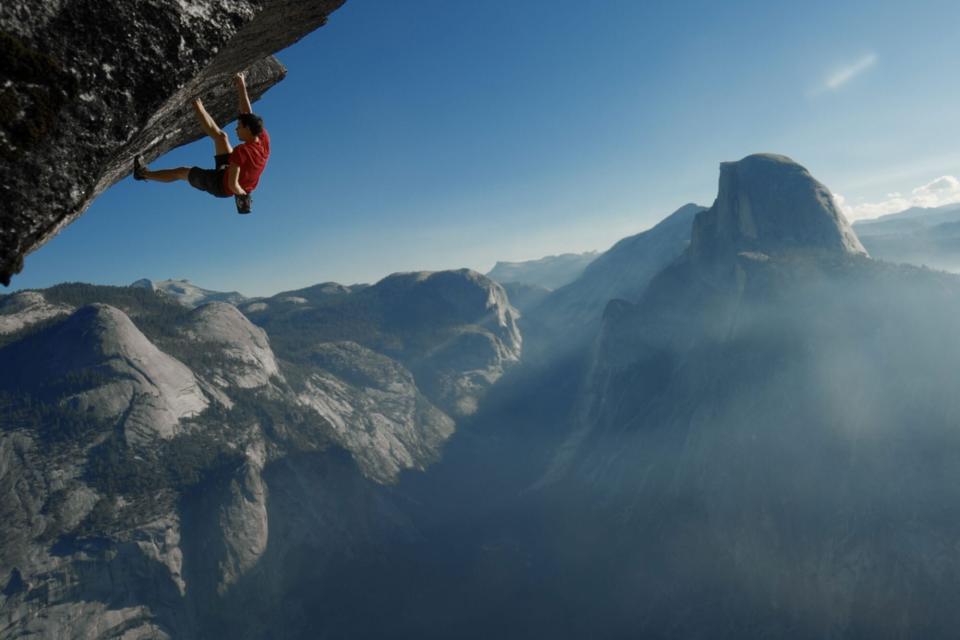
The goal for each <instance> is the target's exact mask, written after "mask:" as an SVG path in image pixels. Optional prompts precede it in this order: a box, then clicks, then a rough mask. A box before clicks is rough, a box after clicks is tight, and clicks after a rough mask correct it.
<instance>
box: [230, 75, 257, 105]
mask: <svg viewBox="0 0 960 640" xmlns="http://www.w3.org/2000/svg"><path fill="white" fill-rule="evenodd" d="M233 81H234V84H236V85H237V100H238V101H239V103H240V113H253V107H251V106H250V96H248V95H247V82H246V80H244V79H243V74H242V73H238V74H237V75H235V76H233Z"/></svg>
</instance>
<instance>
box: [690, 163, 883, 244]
mask: <svg viewBox="0 0 960 640" xmlns="http://www.w3.org/2000/svg"><path fill="white" fill-rule="evenodd" d="M792 250H801V251H810V250H817V251H826V252H835V253H840V254H860V255H866V253H867V252H866V249H864V248H863V245H861V244H860V241H859V240H858V239H857V235H856V234H855V233H854V232H853V229H852V228H851V227H850V224H849V223H848V222H847V220H846V218H845V217H844V216H843V213H841V212H840V209H839V208H838V207H837V206H836V203H835V202H834V201H833V196H832V195H831V193H830V191H829V189H827V188H826V187H825V186H823V185H822V184H821V183H820V182H818V181H817V180H816V179H815V178H814V177H813V176H811V175H810V172H809V171H807V170H806V169H804V168H803V167H802V166H800V165H799V164H797V163H796V162H794V161H793V160H791V159H790V158H787V157H786V156H779V155H773V154H756V155H751V156H747V157H746V158H744V159H743V160H740V161H738V162H724V163H722V164H721V165H720V188H719V192H718V193H717V200H716V202H714V204H713V206H712V207H711V208H710V210H709V211H706V212H704V213H703V214H701V215H699V216H697V219H696V220H695V222H694V227H693V235H692V237H691V239H690V253H691V255H692V256H694V257H696V258H699V259H705V260H709V259H712V258H714V257H717V256H719V255H733V254H735V253H738V252H754V251H759V252H763V253H766V254H776V253H784V252H789V251H792Z"/></svg>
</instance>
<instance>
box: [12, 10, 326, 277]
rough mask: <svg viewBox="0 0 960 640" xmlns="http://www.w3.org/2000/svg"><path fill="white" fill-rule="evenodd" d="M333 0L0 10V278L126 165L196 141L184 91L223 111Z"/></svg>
mask: <svg viewBox="0 0 960 640" xmlns="http://www.w3.org/2000/svg"><path fill="white" fill-rule="evenodd" d="M343 2H344V0H305V1H301V2H294V1H292V0H236V1H234V2H218V3H211V2H200V1H197V0H186V1H181V2H173V1H169V0H156V1H152V2H136V3H130V2H122V1H120V0H107V1H96V0H60V1H57V2H43V3H41V2H36V1H30V0H13V1H11V2H4V3H3V5H2V6H0V172H2V173H3V176H4V180H3V184H2V185H0V282H3V284H5V285H7V284H9V283H10V278H11V277H12V276H13V275H14V274H16V273H19V272H20V270H21V269H22V268H23V259H24V256H25V255H26V254H28V253H30V252H31V251H33V250H35V249H37V248H39V247H40V246H41V245H43V243H45V242H46V241H47V240H49V239H50V238H51V237H53V236H54V235H56V233H57V232H58V231H60V229H62V228H63V227H64V226H66V225H67V224H69V223H71V222H72V221H73V220H75V219H76V218H77V217H78V216H80V215H81V214H82V213H83V212H84V211H86V209H87V207H89V206H90V203H91V202H93V200H94V199H95V198H96V197H97V196H98V195H100V194H101V193H102V192H103V191H104V190H106V189H107V188H108V187H110V186H111V185H112V184H114V183H115V182H117V181H118V180H120V179H121V178H123V177H125V176H126V175H127V174H128V173H129V172H130V171H131V165H132V159H133V157H134V156H136V155H137V154H141V155H143V157H144V159H145V160H147V161H148V162H149V161H151V160H153V159H154V158H156V157H158V156H160V155H163V154H164V153H166V152H168V151H170V150H171V149H173V148H175V147H178V146H181V145H184V144H187V143H189V142H192V141H193V140H196V139H198V138H199V137H200V135H201V134H200V131H199V129H198V128H197V126H196V124H195V122H194V120H193V114H192V112H191V110H190V108H189V100H190V99H191V98H192V97H193V96H197V95H202V96H203V97H204V104H205V105H206V106H207V109H208V110H209V111H210V113H211V114H212V115H213V116H214V118H216V119H217V120H218V121H219V122H227V121H229V120H230V119H231V118H232V117H233V116H235V114H236V99H235V96H234V95H233V92H232V87H231V84H230V76H231V75H232V74H234V73H237V72H239V71H244V70H246V71H247V78H248V89H249V92H250V97H251V99H252V100H256V99H257V98H259V97H260V95H261V94H262V93H263V92H264V91H266V90H267V89H268V88H270V87H271V86H273V85H274V84H276V83H277V82H279V81H280V80H282V79H283V77H284V75H285V74H286V70H285V69H284V67H283V65H281V64H280V63H279V62H278V61H277V60H276V59H274V58H273V57H271V56H270V54H272V53H274V52H276V51H278V50H280V49H283V48H284V47H287V46H289V45H290V44H293V43H294V42H296V41H297V40H299V39H300V38H302V37H303V36H305V35H306V34H308V33H310V32H311V31H313V30H314V29H316V28H317V27H319V26H321V25H322V24H324V22H325V21H326V18H327V15H329V14H330V13H331V12H332V11H334V10H335V9H337V8H338V7H339V6H340V5H342V4H343Z"/></svg>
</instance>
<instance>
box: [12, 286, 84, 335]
mask: <svg viewBox="0 0 960 640" xmlns="http://www.w3.org/2000/svg"><path fill="white" fill-rule="evenodd" d="M71 311H73V309H72V308H70V307H68V306H65V305H60V304H50V303H48V302H47V301H46V299H45V298H44V297H43V294H41V293H39V292H37V291H21V292H19V293H15V294H13V295H12V296H10V297H8V298H5V299H4V300H3V301H0V335H3V334H6V333H14V332H16V331H20V330H21V329H24V328H26V327H29V326H30V325H32V324H35V323H37V322H41V321H43V320H49V319H50V318H55V317H57V316H59V315H64V314H67V313H70V312H71Z"/></svg>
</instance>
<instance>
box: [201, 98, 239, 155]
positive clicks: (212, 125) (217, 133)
mask: <svg viewBox="0 0 960 640" xmlns="http://www.w3.org/2000/svg"><path fill="white" fill-rule="evenodd" d="M193 110H194V112H195V113H196V114H197V119H198V120H199V121H200V128H201V129H203V132H204V133H206V134H207V135H208V136H210V137H211V138H213V146H214V148H215V149H216V153H217V155H218V156H219V155H223V154H225V153H230V152H231V151H233V147H231V146H230V138H229V137H228V136H227V134H226V132H225V131H223V130H222V129H221V128H220V127H219V126H217V123H216V122H215V121H214V119H213V118H211V117H210V114H209V113H207V110H206V109H204V107H203V102H202V101H201V100H200V98H194V99H193Z"/></svg>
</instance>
